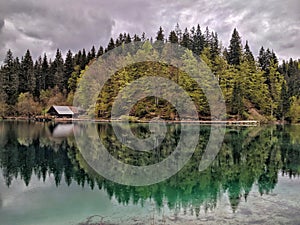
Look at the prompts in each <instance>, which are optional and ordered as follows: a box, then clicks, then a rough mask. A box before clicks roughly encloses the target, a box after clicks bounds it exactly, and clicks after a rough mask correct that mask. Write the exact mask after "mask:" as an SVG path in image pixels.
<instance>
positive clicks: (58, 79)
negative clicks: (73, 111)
mask: <svg viewBox="0 0 300 225" xmlns="http://www.w3.org/2000/svg"><path fill="white" fill-rule="evenodd" d="M51 72H52V73H53V74H54V85H55V86H57V87H58V88H59V90H60V92H63V91H64V88H65V84H64V80H65V79H64V60H63V58H62V54H61V52H60V50H59V49H57V51H56V55H55V59H54V61H53V63H52V65H51Z"/></svg>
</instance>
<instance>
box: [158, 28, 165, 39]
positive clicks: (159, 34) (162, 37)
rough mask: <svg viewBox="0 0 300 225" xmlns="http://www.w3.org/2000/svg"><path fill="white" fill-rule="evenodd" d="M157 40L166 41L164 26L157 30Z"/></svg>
mask: <svg viewBox="0 0 300 225" xmlns="http://www.w3.org/2000/svg"><path fill="white" fill-rule="evenodd" d="M156 40H157V41H164V40H165V35H164V31H163V29H162V27H159V30H158V31H157V36H156Z"/></svg>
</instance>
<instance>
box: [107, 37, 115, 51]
mask: <svg viewBox="0 0 300 225" xmlns="http://www.w3.org/2000/svg"><path fill="white" fill-rule="evenodd" d="M114 48H115V42H114V39H113V38H110V40H109V43H108V46H107V51H110V50H113V49H114Z"/></svg>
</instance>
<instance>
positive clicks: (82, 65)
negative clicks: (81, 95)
mask: <svg viewBox="0 0 300 225" xmlns="http://www.w3.org/2000/svg"><path fill="white" fill-rule="evenodd" d="M87 64H88V59H87V55H86V52H85V49H82V55H81V60H80V68H81V69H82V70H84V69H85V66H86V65H87Z"/></svg>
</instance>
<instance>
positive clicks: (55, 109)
mask: <svg viewBox="0 0 300 225" xmlns="http://www.w3.org/2000/svg"><path fill="white" fill-rule="evenodd" d="M72 108H74V107H72ZM47 114H49V115H51V116H55V117H58V118H72V117H73V116H75V115H76V113H74V112H73V111H72V109H71V107H70V106H58V105H53V106H51V107H50V109H48V111H47Z"/></svg>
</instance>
